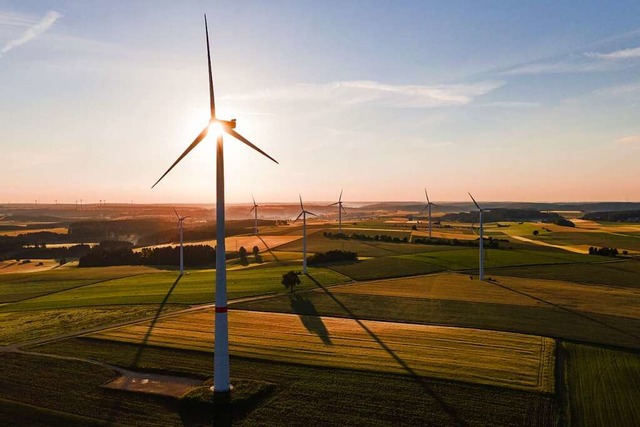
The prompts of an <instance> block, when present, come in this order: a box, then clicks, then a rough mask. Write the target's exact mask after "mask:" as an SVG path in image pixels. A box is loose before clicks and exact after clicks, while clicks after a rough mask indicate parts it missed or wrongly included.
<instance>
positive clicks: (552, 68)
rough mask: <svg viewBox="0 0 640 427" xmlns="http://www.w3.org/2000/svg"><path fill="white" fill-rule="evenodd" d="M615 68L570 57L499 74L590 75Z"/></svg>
mask: <svg viewBox="0 0 640 427" xmlns="http://www.w3.org/2000/svg"><path fill="white" fill-rule="evenodd" d="M614 68H615V66H614V65H613V64H611V63H608V62H605V61H598V60H595V58H590V57H585V56H584V55H580V56H575V55H574V56H571V57H569V58H565V59H560V60H555V61H541V62H533V63H530V64H524V65H518V66H515V67H513V68H510V69H508V70H506V71H503V72H502V73H500V74H501V75H504V76H519V75H529V74H566V73H591V72H600V71H608V70H611V69H614Z"/></svg>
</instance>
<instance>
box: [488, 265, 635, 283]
mask: <svg viewBox="0 0 640 427" xmlns="http://www.w3.org/2000/svg"><path fill="white" fill-rule="evenodd" d="M487 274H496V275H503V276H513V277H529V278H540V279H549V280H564V281H568V282H578V283H593V284H603V285H611V286H619V287H630V288H640V261H638V260H635V259H634V260H623V261H612V262H600V263H593V264H592V263H581V264H566V265H553V264H551V265H534V266H526V265H525V266H520V267H501V268H493V269H490V270H488V271H487Z"/></svg>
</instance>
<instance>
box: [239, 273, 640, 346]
mask: <svg viewBox="0 0 640 427" xmlns="http://www.w3.org/2000/svg"><path fill="white" fill-rule="evenodd" d="M438 276H440V275H438ZM438 276H436V277H438ZM428 277H429V278H430V277H431V276H424V278H425V279H426V278H428ZM463 277H464V276H463ZM416 279H418V278H407V279H395V280H392V281H390V282H395V283H396V286H397V285H398V284H401V283H403V282H404V281H405V280H410V281H413V280H416ZM418 280H419V279H418ZM467 280H468V278H467ZM463 282H464V279H463ZM436 283H437V282H436ZM446 283H447V281H446V280H445V281H444V283H442V285H443V286H441V287H439V288H440V289H439V291H440V292H441V293H440V294H439V295H438V297H437V298H424V297H423V296H421V297H409V296H406V295H407V294H408V293H409V292H408V291H399V292H403V293H404V295H405V296H389V295H388V294H389V292H385V293H386V295H384V296H382V295H375V294H373V292H372V293H365V292H363V293H352V292H349V288H350V287H351V286H354V287H355V289H357V288H358V287H359V286H361V285H362V286H367V284H354V285H344V286H338V287H332V288H324V289H321V290H315V291H307V292H303V293H300V295H299V296H298V297H297V298H301V299H302V300H303V301H304V304H294V303H293V300H292V297H290V296H289V295H280V296H276V297H273V298H269V299H265V300H260V301H246V302H238V303H236V304H233V307H234V308H238V309H244V310H256V311H272V312H282V313H296V314H300V315H303V314H306V315H321V316H336V317H346V318H352V319H369V320H382V321H392V322H408V323H417V324H433V325H452V326H460V327H468V328H478V329H488V330H499V331H509V332H520V333H525V334H532V335H543V336H548V337H554V338H561V339H571V340H576V341H583V342H594V343H601V344H609V345H617V346H622V347H627V348H640V334H638V333H637V331H638V330H640V320H638V319H637V318H624V317H617V316H611V315H605V314H597V313H587V312H582V311H577V310H574V309H571V308H567V307H564V306H562V305H560V304H555V303H553V302H550V301H546V300H544V299H542V298H537V297H535V295H531V296H530V295H527V294H523V293H522V291H519V292H521V293H518V292H515V291H514V290H511V289H505V288H502V287H500V286H498V284H495V285H494V286H495V287H496V289H494V290H493V291H491V292H490V293H489V294H487V295H486V296H483V295H482V294H481V293H475V292H473V291H469V292H468V294H467V295H466V296H465V292H464V290H463V288H464V286H465V285H464V284H460V285H459V286H448V285H446ZM474 285H478V281H476V280H474V281H471V280H468V286H469V287H472V286H474ZM485 285H489V284H488V283H484V284H483V285H482V286H485ZM392 286H393V285H392ZM414 286H416V285H414ZM417 286H419V285H417ZM435 287H436V288H438V285H437V284H436V285H435ZM461 287H462V289H461ZM448 292H451V293H452V296H451V297H450V298H448V299H445V298H447V293H448ZM509 292H512V293H513V300H512V302H508V303H507V302H506V301H507V300H508V295H507V294H508V293H509ZM532 297H534V298H532ZM557 297H562V295H560V296H557ZM456 298H458V299H456ZM536 298H537V299H536ZM565 298H568V299H569V300H572V297H570V295H568V296H565ZM483 300H484V302H483ZM612 301H614V300H612ZM573 303H574V304H575V301H573ZM627 305H628V304H627ZM628 306H629V307H630V310H631V311H633V305H628ZM598 310H599V309H598Z"/></svg>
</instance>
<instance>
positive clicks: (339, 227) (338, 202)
mask: <svg viewBox="0 0 640 427" xmlns="http://www.w3.org/2000/svg"><path fill="white" fill-rule="evenodd" d="M342 191H343V190H340V197H339V198H338V201H337V202H335V203H331V204H330V205H328V206H336V205H338V233H340V234H342V211H344V213H345V214H346V213H347V211H346V209H345V208H343V207H342Z"/></svg>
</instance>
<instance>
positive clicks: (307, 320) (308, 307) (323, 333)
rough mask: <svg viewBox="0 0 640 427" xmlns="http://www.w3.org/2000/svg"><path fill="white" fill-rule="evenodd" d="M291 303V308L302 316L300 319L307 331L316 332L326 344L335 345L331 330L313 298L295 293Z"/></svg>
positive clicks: (291, 297) (290, 299) (290, 300)
mask: <svg viewBox="0 0 640 427" xmlns="http://www.w3.org/2000/svg"><path fill="white" fill-rule="evenodd" d="M289 303H290V304H291V309H292V310H293V311H294V312H295V313H296V314H297V315H298V316H299V317H300V321H301V322H302V325H303V326H304V327H305V328H306V329H307V331H309V332H311V333H314V334H316V335H317V336H318V337H319V338H320V339H321V340H322V342H323V343H324V344H326V345H333V343H332V342H331V337H330V336H329V331H328V330H327V327H326V326H325V324H324V322H323V321H322V318H321V317H320V314H319V313H318V310H317V309H316V307H315V305H313V302H311V300H309V299H307V298H305V297H303V296H300V295H297V294H293V295H290V296H289Z"/></svg>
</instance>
